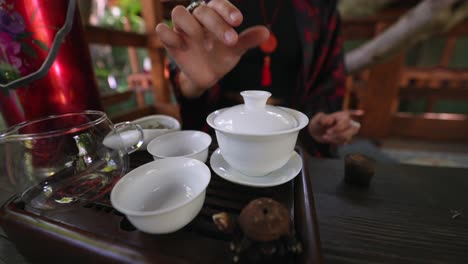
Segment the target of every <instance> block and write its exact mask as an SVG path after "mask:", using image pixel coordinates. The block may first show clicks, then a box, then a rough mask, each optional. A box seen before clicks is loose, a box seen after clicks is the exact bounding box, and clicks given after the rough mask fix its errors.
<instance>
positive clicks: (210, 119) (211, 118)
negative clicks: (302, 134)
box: [206, 106, 309, 136]
mask: <svg viewBox="0 0 468 264" xmlns="http://www.w3.org/2000/svg"><path fill="white" fill-rule="evenodd" d="M278 108H281V109H283V110H284V111H286V112H288V113H289V114H291V115H292V116H293V118H295V116H296V115H298V116H300V117H301V118H300V119H298V118H295V119H296V121H297V126H296V127H294V128H291V129H286V130H280V131H272V132H256V133H245V132H236V131H232V130H228V129H225V128H220V127H217V126H216V125H215V124H214V119H215V118H216V117H217V116H219V115H220V114H221V113H222V112H224V111H226V110H228V109H229V107H227V108H223V109H220V110H216V111H214V112H213V113H211V114H209V115H208V117H207V118H206V122H207V123H208V125H210V126H211V127H212V128H213V129H216V130H218V131H221V132H224V133H227V134H232V135H243V136H275V135H282V134H287V133H291V132H295V131H298V130H301V129H303V128H304V127H305V126H307V124H308V123H309V118H308V117H307V116H306V115H305V114H304V113H302V112H300V111H297V110H294V109H291V108H286V107H280V106H279V107H278ZM302 119H304V120H307V122H301V120H302Z"/></svg>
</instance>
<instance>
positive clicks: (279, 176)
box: [210, 148, 302, 187]
mask: <svg viewBox="0 0 468 264" xmlns="http://www.w3.org/2000/svg"><path fill="white" fill-rule="evenodd" d="M210 165H211V168H212V169H213V171H214V172H215V173H216V174H218V175H219V176H220V177H221V178H223V179H225V180H227V181H230V182H234V183H238V184H241V185H246V186H253V187H272V186H276V185H280V184H283V183H285V182H288V181H290V180H292V179H294V178H295V177H296V176H297V175H298V174H299V172H300V171H301V169H302V159H301V157H300V156H299V154H297V153H296V152H295V151H294V153H293V154H292V155H291V158H290V159H289V161H288V162H287V163H286V164H285V165H284V166H283V167H281V168H279V169H277V170H275V171H273V172H271V173H269V174H268V175H266V176H261V177H250V176H246V175H244V174H242V173H241V172H239V171H238V170H236V169H234V168H232V167H231V166H230V165H229V164H228V163H227V162H226V161H225V160H224V158H223V156H222V155H221V150H220V149H219V148H218V149H217V150H216V151H215V152H213V154H212V155H211V158H210Z"/></svg>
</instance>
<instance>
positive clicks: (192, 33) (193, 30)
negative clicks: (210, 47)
mask: <svg viewBox="0 0 468 264" xmlns="http://www.w3.org/2000/svg"><path fill="white" fill-rule="evenodd" d="M198 8H200V7H197V8H196V9H198ZM171 16H172V22H173V23H174V29H175V30H176V32H180V33H182V34H186V35H188V36H189V37H191V38H194V39H198V40H202V39H203V35H204V34H203V28H202V26H201V25H200V23H198V21H197V20H196V19H195V17H193V16H192V14H190V13H189V12H188V11H187V9H185V7H183V6H180V5H179V6H176V7H174V9H172V13H171Z"/></svg>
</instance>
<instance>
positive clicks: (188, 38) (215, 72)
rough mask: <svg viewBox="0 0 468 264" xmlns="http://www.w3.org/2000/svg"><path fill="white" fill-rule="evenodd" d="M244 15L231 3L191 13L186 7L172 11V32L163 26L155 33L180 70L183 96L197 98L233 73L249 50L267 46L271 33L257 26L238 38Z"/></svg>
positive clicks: (221, 1) (216, 1) (218, 0)
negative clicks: (237, 29) (229, 73)
mask: <svg viewBox="0 0 468 264" xmlns="http://www.w3.org/2000/svg"><path fill="white" fill-rule="evenodd" d="M242 19H243V17H242V14H241V12H240V11H239V9H237V8H236V7H235V6H234V5H232V4H231V3H230V2H229V1H228V0H212V1H210V2H209V3H208V4H201V5H199V6H198V7H196V8H195V9H194V10H193V12H192V13H190V12H189V11H188V10H187V9H186V8H185V7H183V6H176V7H175V8H174V9H173V10H172V22H173V25H174V26H173V28H170V27H168V26H167V25H166V24H164V23H160V24H158V25H157V26H156V32H157V34H158V36H159V38H160V40H161V42H162V43H163V45H164V47H165V48H166V49H167V51H168V52H169V54H170V55H171V56H172V58H173V59H174V60H175V62H176V63H177V65H178V66H179V68H180V70H181V74H180V77H179V82H180V83H181V89H182V94H183V95H184V96H187V97H196V96H199V95H201V94H202V93H203V92H204V91H205V90H207V89H209V88H210V87H212V86H213V85H214V84H215V83H216V82H218V80H219V79H221V78H222V77H223V76H224V75H225V74H227V73H228V72H229V71H231V70H232V69H233V68H234V66H235V65H236V64H237V63H238V62H239V60H240V57H241V56H242V55H243V54H244V53H245V52H246V51H247V50H248V49H250V48H253V47H256V46H258V45H260V44H261V43H262V42H264V41H265V40H266V39H267V38H268V36H269V31H268V29H267V28H266V27H265V26H254V27H251V28H248V29H246V30H245V31H243V32H241V33H240V34H237V33H236V31H235V30H234V27H237V26H239V25H240V24H241V23H242Z"/></svg>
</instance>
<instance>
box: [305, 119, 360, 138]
mask: <svg viewBox="0 0 468 264" xmlns="http://www.w3.org/2000/svg"><path fill="white" fill-rule="evenodd" d="M360 127H361V125H360V124H359V123H358V122H356V121H354V120H352V119H351V116H350V114H349V112H348V111H341V112H335V113H332V114H324V113H317V114H316V115H315V116H313V117H312V119H311V120H310V122H309V126H308V131H309V133H310V135H311V136H312V137H313V138H314V139H315V140H316V141H317V142H320V143H329V144H335V145H342V144H346V143H349V142H350V141H351V139H352V138H353V136H354V135H356V134H357V133H358V132H359V128H360Z"/></svg>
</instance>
